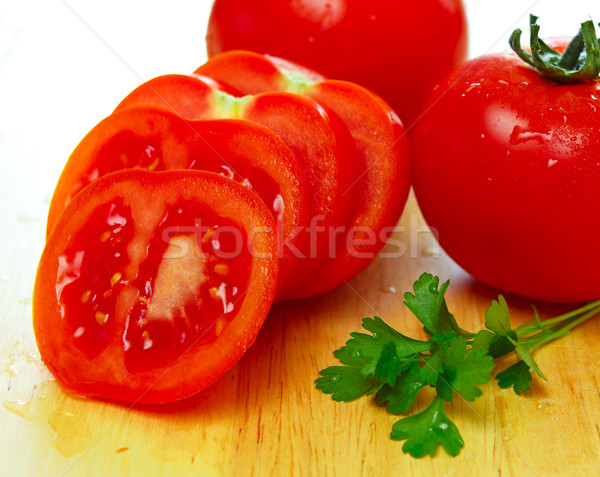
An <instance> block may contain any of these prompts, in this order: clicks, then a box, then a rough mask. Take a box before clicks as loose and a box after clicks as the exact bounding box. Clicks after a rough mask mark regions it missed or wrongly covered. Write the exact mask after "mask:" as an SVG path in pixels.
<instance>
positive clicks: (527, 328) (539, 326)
mask: <svg viewBox="0 0 600 477" xmlns="http://www.w3.org/2000/svg"><path fill="white" fill-rule="evenodd" d="M589 310H595V311H594V313H593V315H595V314H597V313H600V300H596V301H592V302H589V303H588V304H586V305H584V306H582V307H581V308H577V309H576V310H573V311H570V312H569V313H565V314H564V315H560V316H557V317H556V318H551V319H549V320H543V321H541V322H540V323H538V322H537V321H536V320H530V321H528V322H527V323H524V324H522V325H521V326H519V327H517V328H515V329H514V331H516V332H517V334H518V335H519V336H526V335H528V334H530V333H532V332H534V331H539V330H543V329H544V328H546V327H547V326H552V325H555V324H557V323H562V322H563V321H566V320H568V319H569V318H574V317H576V316H579V315H581V314H582V313H585V312H587V311H589ZM593 315H592V316H593ZM584 321H585V320H584Z"/></svg>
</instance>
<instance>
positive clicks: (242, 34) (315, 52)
mask: <svg viewBox="0 0 600 477" xmlns="http://www.w3.org/2000/svg"><path fill="white" fill-rule="evenodd" d="M206 41H207V47H208V55H209V57H212V56H214V55H217V54H219V53H222V52H224V51H229V50H235V49H246V50H252V51H256V52H258V53H268V54H273V55H276V56H280V57H282V58H286V59H288V60H292V61H295V62H297V63H300V64H302V65H304V66H307V67H309V68H312V69H314V70H316V71H318V72H320V73H322V74H324V75H325V76H328V77H330V78H333V79H343V80H347V81H352V82H354V83H358V84H360V85H362V86H365V87H367V88H369V89H370V90H372V91H374V92H375V93H378V94H379V95H380V96H381V97H383V99H385V100H386V101H387V102H388V103H390V104H391V105H392V107H393V108H394V109H395V110H396V112H397V113H398V114H399V116H400V118H401V119H402V122H403V123H404V125H405V126H406V127H410V126H411V125H412V124H413V122H414V120H415V119H416V117H417V114H418V112H419V110H420V108H421V106H422V104H423V102H424V101H425V99H426V97H427V95H428V94H429V92H430V91H431V89H432V88H433V87H434V86H435V85H436V84H437V83H438V82H439V81H441V80H442V79H443V78H444V76H445V75H446V74H447V73H448V72H450V70H451V69H452V68H453V67H455V66H456V65H458V64H459V63H460V62H462V61H464V60H465V58H466V55H467V23H466V18H465V14H464V9H463V5H462V2H461V1H460V0H419V1H418V2H415V1H414V0H411V1H408V0H375V1H361V0H330V1H327V2H325V1H321V0H296V1H287V2H282V1H281V0H264V1H261V2H248V1H247V0H216V1H215V3H214V5H213V9H212V12H211V16H210V20H209V23H208V30H207V36H206Z"/></svg>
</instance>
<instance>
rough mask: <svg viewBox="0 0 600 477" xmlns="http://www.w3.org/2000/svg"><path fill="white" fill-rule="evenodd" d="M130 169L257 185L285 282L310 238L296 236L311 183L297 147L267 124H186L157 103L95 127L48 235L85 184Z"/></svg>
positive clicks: (78, 152)
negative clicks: (275, 233) (204, 174)
mask: <svg viewBox="0 0 600 477" xmlns="http://www.w3.org/2000/svg"><path fill="white" fill-rule="evenodd" d="M193 97H195V96H193ZM193 97H192V100H193ZM131 168H137V169H147V170H153V171H165V170H177V169H198V170H206V171H211V172H216V173H219V174H221V175H223V176H226V177H228V178H230V179H233V180H235V181H237V182H240V183H242V184H244V185H245V186H246V187H248V188H250V189H252V190H253V191H254V192H256V193H257V194H258V195H259V196H260V197H261V198H262V199H263V201H264V202H265V203H266V204H268V206H269V208H270V209H271V212H272V214H273V216H274V217H275V218H276V221H277V227H278V230H279V231H280V251H279V255H280V257H281V258H282V264H281V273H280V276H281V283H285V282H286V280H287V277H289V276H290V275H291V274H292V273H293V270H294V269H295V267H296V265H295V264H296V262H297V260H298V258H297V256H296V254H295V253H294V250H296V249H301V248H303V247H304V243H305V242H306V238H305V237H304V235H302V234H299V233H298V229H299V228H301V227H304V226H305V225H306V224H307V222H308V207H309V204H308V199H307V195H306V184H305V179H304V174H303V172H302V169H301V168H300V166H299V165H298V162H297V161H296V159H295V157H294V154H293V153H292V151H291V150H290V149H289V148H288V146H287V145H286V144H285V143H284V142H283V141H282V140H281V139H280V138H279V137H278V136H277V135H276V134H274V133H273V132H271V131H270V130H268V129H267V128H266V127H264V126H261V125H259V124H256V123H254V122H249V121H242V120H235V119H229V120H226V119H223V120H214V121H184V120H183V119H181V118H180V117H179V116H177V115H175V114H173V113H171V112H170V111H167V110H166V109H163V108H160V107H155V106H140V107H135V108H128V109H126V110H124V111H121V112H118V113H115V114H113V115H111V116H109V117H108V118H106V119H105V120H103V121H102V122H100V123H99V124H98V125H97V126H96V127H95V128H94V129H92V131H90V133H89V134H88V135H87V136H86V137H85V138H84V139H83V140H82V141H81V142H80V144H79V145H78V146H77V148H75V150H74V151H73V153H72V154H71V157H70V158H69V160H68V162H67V164H66V165H65V168H64V170H63V172H62V175H61V177H60V179H59V181H58V185H57V187H56V190H55V192H54V196H53V198H52V202H51V204H50V212H49V214H48V226H47V230H48V234H49V233H50V231H51V230H52V228H53V227H54V225H55V224H56V222H57V220H58V218H59V216H60V214H61V213H62V211H63V210H64V208H65V206H66V204H67V203H68V202H69V201H70V200H71V199H72V198H73V197H74V196H75V195H76V194H77V193H79V191H80V190H81V189H82V188H83V187H85V186H86V185H88V184H89V183H91V182H93V181H94V180H96V179H97V178H99V177H102V176H104V175H105V174H108V173H110V172H114V171H118V170H121V169H131Z"/></svg>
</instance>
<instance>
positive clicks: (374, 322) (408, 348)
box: [334, 316, 432, 376]
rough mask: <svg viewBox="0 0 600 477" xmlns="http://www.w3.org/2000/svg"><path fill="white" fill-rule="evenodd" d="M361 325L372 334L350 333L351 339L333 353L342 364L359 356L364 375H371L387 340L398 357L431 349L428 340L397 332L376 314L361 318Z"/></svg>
mask: <svg viewBox="0 0 600 477" xmlns="http://www.w3.org/2000/svg"><path fill="white" fill-rule="evenodd" d="M362 326H363V328H364V329H365V330H367V331H370V332H371V333H372V334H370V335H369V334H366V333H350V336H352V339H350V340H348V341H346V346H345V347H344V348H346V349H344V348H341V350H343V351H341V350H338V351H339V352H337V354H336V353H334V355H335V356H336V358H338V359H340V361H341V360H342V359H344V361H341V362H342V364H348V363H349V362H353V363H357V362H359V359H360V358H363V359H364V361H360V362H361V363H362V364H361V365H360V366H361V372H362V373H363V375H365V376H373V375H374V374H375V368H376V367H377V362H378V360H379V357H380V355H381V351H382V350H383V347H384V346H385V345H387V344H388V343H389V342H393V343H394V345H395V346H396V356H397V357H398V358H406V357H408V356H414V355H415V354H418V353H421V352H423V351H428V350H429V349H431V347H432V344H431V343H429V342H428V341H420V340H415V339H412V338H409V337H407V336H404V335H403V334H401V333H398V332H397V331H396V330H395V329H393V328H392V327H391V326H389V325H388V324H387V323H386V322H385V321H383V320H382V319H381V318H379V317H378V316H375V317H373V318H363V320H362Z"/></svg>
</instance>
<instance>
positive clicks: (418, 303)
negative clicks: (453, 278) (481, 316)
mask: <svg viewBox="0 0 600 477" xmlns="http://www.w3.org/2000/svg"><path fill="white" fill-rule="evenodd" d="M439 284H440V279H439V277H436V276H434V275H432V274H431V273H423V274H422V275H421V276H420V277H419V279H418V280H417V281H416V282H415V283H414V285H413V290H414V294H412V293H410V292H407V293H405V294H404V304H405V305H406V306H407V307H408V309H409V310H410V311H412V312H413V314H414V315H415V316H416V317H417V319H418V320H419V321H420V322H421V323H422V324H423V326H424V327H425V331H426V332H427V334H429V335H435V334H437V333H439V332H442V331H453V332H454V333H456V334H457V335H463V336H465V337H467V338H472V337H473V336H474V335H473V334H472V333H469V332H468V331H465V330H463V329H461V328H460V327H459V326H458V323H457V322H456V319H455V318H454V316H453V315H452V313H450V311H448V305H447V304H446V299H445V297H444V295H445V294H446V290H447V289H448V286H449V285H450V280H448V281H446V282H445V283H443V284H442V286H441V287H440V286H439Z"/></svg>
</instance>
